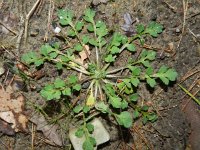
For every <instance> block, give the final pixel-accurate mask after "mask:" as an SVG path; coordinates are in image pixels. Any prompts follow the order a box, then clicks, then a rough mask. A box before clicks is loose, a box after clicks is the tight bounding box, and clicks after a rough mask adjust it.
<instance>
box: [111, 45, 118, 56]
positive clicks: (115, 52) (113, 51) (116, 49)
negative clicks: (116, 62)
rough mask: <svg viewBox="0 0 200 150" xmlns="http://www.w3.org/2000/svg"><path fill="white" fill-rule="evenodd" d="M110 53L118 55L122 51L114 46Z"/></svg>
mask: <svg viewBox="0 0 200 150" xmlns="http://www.w3.org/2000/svg"><path fill="white" fill-rule="evenodd" d="M110 52H111V54H118V53H119V52H120V49H119V48H118V47H116V46H113V47H112V48H111V49H110Z"/></svg>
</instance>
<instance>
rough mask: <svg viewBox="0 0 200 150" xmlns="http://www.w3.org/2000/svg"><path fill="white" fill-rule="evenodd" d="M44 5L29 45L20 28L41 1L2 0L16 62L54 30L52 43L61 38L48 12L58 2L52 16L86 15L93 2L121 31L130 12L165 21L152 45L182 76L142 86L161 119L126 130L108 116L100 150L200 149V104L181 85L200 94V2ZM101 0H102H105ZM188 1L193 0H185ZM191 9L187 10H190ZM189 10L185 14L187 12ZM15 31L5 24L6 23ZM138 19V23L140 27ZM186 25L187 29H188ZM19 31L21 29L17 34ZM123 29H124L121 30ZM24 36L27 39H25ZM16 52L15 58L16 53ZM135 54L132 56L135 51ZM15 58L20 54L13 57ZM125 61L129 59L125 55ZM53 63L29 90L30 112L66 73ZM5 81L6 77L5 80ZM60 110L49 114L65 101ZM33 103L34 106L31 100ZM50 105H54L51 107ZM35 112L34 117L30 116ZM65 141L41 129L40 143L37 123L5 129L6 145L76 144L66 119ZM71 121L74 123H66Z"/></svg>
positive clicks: (86, 0)
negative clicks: (51, 139)
mask: <svg viewBox="0 0 200 150" xmlns="http://www.w3.org/2000/svg"><path fill="white" fill-rule="evenodd" d="M40 1H41V3H40V4H39V7H37V9H36V10H35V11H34V13H33V14H32V15H31V17H30V21H29V24H28V34H27V43H26V44H25V38H24V34H23V35H22V36H21V38H20V33H24V30H23V29H24V19H25V15H26V14H28V12H29V11H30V10H31V8H32V6H33V5H34V3H35V2H36V0H35V1H32V0H26V1H25V0H19V1H14V0H12V1H6V0H0V21H1V24H0V35H1V36H0V57H1V59H2V60H6V61H9V62H12V63H16V62H17V61H16V58H20V57H21V56H22V54H23V53H26V52H28V51H37V50H38V49H39V47H40V46H41V45H43V44H44V43H45V41H44V37H45V34H46V33H47V31H49V32H48V36H47V37H48V39H46V42H48V43H50V42H53V41H55V40H57V39H55V38H54V37H53V32H52V30H53V26H52V25H51V23H50V24H49V25H48V14H49V11H50V9H49V8H50V6H53V4H54V8H53V15H52V18H51V19H52V20H56V10H57V9H58V8H68V9H71V10H73V11H74V12H75V14H76V16H81V15H82V12H83V11H84V10H85V9H86V8H88V7H92V8H93V9H95V10H96V12H97V18H101V19H102V20H104V21H105V22H106V23H107V25H108V26H109V29H113V30H117V31H121V30H120V26H122V25H123V23H124V20H123V15H124V14H125V13H126V12H128V13H130V15H131V16H132V18H133V20H138V21H139V22H140V23H143V24H148V22H150V21H157V22H159V23H161V24H162V25H163V26H164V28H165V29H164V32H163V33H162V34H161V35H159V36H158V38H154V39H148V40H147V41H146V44H147V45H149V46H151V47H154V49H156V50H157V51H158V56H157V59H156V62H155V66H161V65H162V64H166V65H167V66H169V67H173V68H175V69H176V70H177V72H178V74H179V77H178V80H177V82H175V83H173V84H171V85H170V87H168V88H166V87H164V86H162V85H160V86H157V87H156V88H155V89H154V90H150V91H149V90H148V88H146V87H145V86H144V85H141V87H140V90H141V93H140V95H141V96H142V98H143V99H145V100H146V101H149V102H151V105H152V107H153V108H154V109H155V110H156V111H157V114H158V116H159V119H158V121H156V122H155V123H148V124H147V125H145V126H143V125H142V124H141V123H135V124H134V126H133V128H132V129H130V130H125V129H120V128H118V127H117V126H114V125H110V124H109V121H106V118H104V119H103V118H102V121H103V123H104V124H105V126H106V128H107V129H108V131H109V133H110V135H111V140H110V141H109V142H108V143H105V144H103V145H101V146H100V147H99V149H102V150H106V149H111V150H114V149H134V150H135V149H144V150H145V149H151V150H154V149H155V150H186V149H187V150H199V149H200V146H199V143H200V128H199V126H200V106H199V105H197V104H196V103H195V102H194V101H193V100H192V99H191V98H190V97H189V96H187V95H186V94H185V93H184V92H183V91H182V90H181V88H180V87H179V86H178V83H180V84H181V85H182V86H184V87H185V88H186V89H188V90H189V89H190V92H191V93H193V94H195V93H196V94H195V97H196V98H198V99H199V98H200V93H199V92H198V91H199V87H200V1H199V0H190V1H189V2H188V6H187V9H183V8H184V7H183V3H184V0H177V1H174V0H159V1H158V0H129V1H126V0H112V1H107V2H105V3H99V4H98V5H92V4H91V1H90V0H82V1H78V0H74V1H65V0H40ZM99 1H101V0H99ZM185 3H187V0H186V1H185ZM184 13H185V14H184ZM184 15H185V17H184ZM2 23H3V24H4V25H5V26H6V27H8V28H9V29H11V30H12V32H11V31H8V30H6V29H5V28H3V24H2ZM134 25H135V24H133V28H134ZM183 27H184V28H183ZM14 32H16V33H17V34H16V35H15V33H14ZM121 32H122V31H121ZM19 40H21V41H19ZM13 54H14V55H15V57H13ZM127 55H130V54H126V53H125V54H123V56H122V58H123V57H124V58H125V61H124V62H121V60H122V59H118V60H117V62H116V63H117V64H123V63H126V58H127ZM130 57H131V56H130ZM13 58H15V59H13ZM123 60H124V59H123ZM51 68H52V66H51V65H47V66H45V70H44V71H45V72H46V74H48V76H45V77H43V78H41V79H40V80H38V81H37V84H35V86H36V90H33V91H31V90H30V88H29V89H28V92H23V91H21V92H23V94H24V95H25V97H26V99H27V105H26V106H27V108H26V109H27V115H28V114H31V113H32V112H33V107H30V105H29V104H30V103H31V104H35V105H34V106H44V105H45V106H46V105H47V104H46V103H45V102H44V100H43V99H42V97H41V96H40V95H39V93H38V91H40V88H41V86H43V85H44V83H45V82H47V81H50V80H52V78H55V77H56V76H59V75H60V74H59V73H58V72H56V70H52V69H51ZM2 81H3V80H2ZM51 105H53V106H54V107H53V108H54V109H55V110H52V111H51V112H47V114H51V115H49V117H51V116H53V115H54V113H55V114H56V113H58V110H59V108H60V107H62V106H60V105H58V104H57V103H52V104H51ZM31 106H33V105H31ZM45 110H48V108H46V109H45ZM29 117H30V116H29ZM66 122H67V119H66V121H65V122H64V123H61V124H59V125H62V129H64V131H63V132H64V133H63V137H65V138H63V143H64V145H65V146H64V147H59V146H51V145H50V144H48V142H47V141H45V140H44V139H45V137H44V135H43V134H42V133H41V132H36V137H35V140H34V142H32V135H33V132H32V129H31V128H32V124H31V123H30V124H29V132H28V133H17V134H16V135H14V136H7V135H4V134H1V136H0V150H5V149H13V150H20V149H33V147H32V145H34V149H36V150H38V149H41V150H43V149H44V150H47V149H48V150H57V149H70V143H69V140H68V138H67V131H68V130H67V129H65V125H63V124H65V123H66ZM66 124H69V123H66Z"/></svg>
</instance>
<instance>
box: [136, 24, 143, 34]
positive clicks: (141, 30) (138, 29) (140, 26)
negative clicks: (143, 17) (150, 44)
mask: <svg viewBox="0 0 200 150" xmlns="http://www.w3.org/2000/svg"><path fill="white" fill-rule="evenodd" d="M136 31H137V33H138V34H140V33H142V32H143V31H144V25H142V24H138V25H137V26H136Z"/></svg>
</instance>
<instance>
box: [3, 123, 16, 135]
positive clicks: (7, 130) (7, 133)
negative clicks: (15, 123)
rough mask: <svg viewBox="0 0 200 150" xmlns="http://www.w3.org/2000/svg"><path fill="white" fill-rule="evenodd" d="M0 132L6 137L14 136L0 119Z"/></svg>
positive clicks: (7, 124)
mask: <svg viewBox="0 0 200 150" xmlns="http://www.w3.org/2000/svg"><path fill="white" fill-rule="evenodd" d="M0 132H1V133H3V134H6V135H14V134H15V131H14V129H13V128H12V127H11V125H10V124H9V123H7V122H5V121H3V120H2V119H0Z"/></svg>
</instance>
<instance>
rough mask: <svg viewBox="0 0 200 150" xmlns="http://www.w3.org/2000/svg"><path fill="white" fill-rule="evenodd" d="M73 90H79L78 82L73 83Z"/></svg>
mask: <svg viewBox="0 0 200 150" xmlns="http://www.w3.org/2000/svg"><path fill="white" fill-rule="evenodd" d="M73 90H76V91H80V90H81V85H80V84H75V85H74V86H73Z"/></svg>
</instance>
